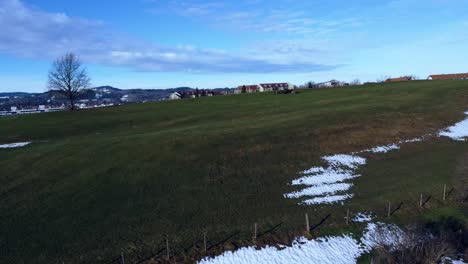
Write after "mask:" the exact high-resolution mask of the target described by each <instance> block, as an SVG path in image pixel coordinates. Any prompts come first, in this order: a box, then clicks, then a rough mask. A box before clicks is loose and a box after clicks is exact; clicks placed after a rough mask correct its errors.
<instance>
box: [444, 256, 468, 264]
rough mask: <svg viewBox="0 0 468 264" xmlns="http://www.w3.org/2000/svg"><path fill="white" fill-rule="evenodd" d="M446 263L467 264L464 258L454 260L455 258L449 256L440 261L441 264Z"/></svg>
mask: <svg viewBox="0 0 468 264" xmlns="http://www.w3.org/2000/svg"><path fill="white" fill-rule="evenodd" d="M445 263H449V264H467V263H466V262H465V261H464V260H463V259H459V260H454V259H452V258H449V257H444V258H442V261H441V262H440V264H445Z"/></svg>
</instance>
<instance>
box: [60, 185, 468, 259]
mask: <svg viewBox="0 0 468 264" xmlns="http://www.w3.org/2000/svg"><path fill="white" fill-rule="evenodd" d="M455 193H457V191H456V190H455V188H450V189H449V190H448V191H447V185H444V186H443V190H441V193H440V194H439V195H432V194H423V193H421V194H420V195H419V199H418V200H417V201H411V200H405V201H400V202H396V203H395V204H396V206H392V201H388V202H387V203H386V204H385V205H384V206H382V207H381V208H378V209H377V210H373V211H372V212H374V213H376V212H381V214H380V215H382V216H383V217H385V218H390V217H392V216H394V215H396V214H397V213H398V212H399V211H400V210H402V209H405V208H406V209H408V210H410V211H414V212H416V213H421V212H424V210H427V208H426V207H427V206H428V205H429V204H434V205H435V206H437V205H442V206H445V205H446V204H447V201H451V202H456V203H466V202H468V192H466V191H465V192H459V194H460V196H459V198H458V199H457V198H454V194H455ZM336 211H337V210H334V213H333V214H331V213H330V214H327V215H325V216H322V217H321V218H319V219H320V221H317V222H314V223H312V225H311V223H310V221H309V214H308V213H305V219H304V223H305V228H304V230H303V231H302V232H301V233H300V234H296V237H297V236H303V235H306V236H307V235H309V236H311V234H312V232H314V231H315V230H317V229H319V228H320V227H323V226H325V225H326V224H327V223H328V222H329V220H330V219H331V218H332V216H334V215H338V216H339V215H343V221H342V224H343V225H347V226H349V225H352V224H354V221H353V220H352V215H353V212H351V210H350V209H349V208H346V211H345V212H341V213H336ZM361 212H366V211H359V210H356V212H354V213H361ZM382 212H383V213H382ZM340 218H341V217H340ZM283 224H284V222H279V223H277V224H275V225H271V226H267V227H264V228H263V227H259V225H258V223H253V224H252V227H253V228H252V236H251V237H247V238H245V236H244V237H243V238H244V241H250V244H249V245H250V246H255V245H258V243H257V242H258V240H259V239H260V238H262V237H264V236H266V235H268V234H272V233H273V232H274V231H277V230H278V229H279V228H280V227H282V226H283ZM208 235H209V234H208V233H207V232H206V231H205V232H200V238H198V239H196V240H195V241H194V243H193V244H191V245H188V246H185V247H183V246H181V247H178V248H176V247H174V248H171V241H170V239H169V237H167V238H166V239H165V241H164V246H162V247H160V248H159V249H158V250H155V251H154V252H146V253H140V254H134V253H133V254H128V255H131V257H129V258H128V259H126V253H125V252H121V253H120V254H119V255H118V256H116V257H114V258H113V259H111V260H109V261H107V262H103V264H144V263H180V262H181V261H182V262H185V261H188V260H192V261H195V259H201V258H203V257H208V256H213V255H214V254H213V253H220V252H222V251H220V250H217V251H216V252H214V251H215V249H217V248H218V247H222V246H223V245H224V244H226V243H228V242H229V243H231V244H235V242H236V241H239V239H241V231H235V232H233V233H230V234H229V235H227V236H224V237H222V238H220V239H218V240H215V241H210V240H209V239H208ZM242 246H247V245H245V243H244V244H243V245H242ZM238 247H240V246H238ZM221 250H224V249H221ZM141 254H144V255H141ZM181 259H182V260H181ZM184 260H185V261H184ZM62 263H64V262H62Z"/></svg>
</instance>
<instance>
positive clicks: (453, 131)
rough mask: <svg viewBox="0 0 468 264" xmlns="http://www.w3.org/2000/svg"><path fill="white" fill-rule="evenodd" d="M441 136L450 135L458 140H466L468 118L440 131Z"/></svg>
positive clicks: (467, 135) (467, 113)
mask: <svg viewBox="0 0 468 264" xmlns="http://www.w3.org/2000/svg"><path fill="white" fill-rule="evenodd" d="M465 115H468V112H465ZM439 136H441V137H449V138H451V139H453V140H457V141H464V140H465V138H466V137H468V118H466V119H465V120H463V121H461V122H458V123H456V124H455V125H453V126H451V127H448V128H447V129H445V130H444V131H441V132H439Z"/></svg>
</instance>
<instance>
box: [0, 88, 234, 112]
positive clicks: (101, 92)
mask: <svg viewBox="0 0 468 264" xmlns="http://www.w3.org/2000/svg"><path fill="white" fill-rule="evenodd" d="M210 90H213V91H217V92H222V91H230V90H231V89H230V88H216V89H210ZM191 91H195V89H194V88H191V87H178V88H170V89H119V88H115V87H112V86H99V87H95V88H91V89H87V90H85V91H83V92H82V94H81V96H80V98H79V100H78V102H77V103H80V104H88V105H100V104H114V105H115V104H125V103H139V102H148V101H159V100H164V99H167V98H168V97H169V95H170V94H171V93H174V92H178V93H184V92H191ZM66 103H67V101H66V100H65V99H63V98H59V97H57V96H55V95H54V94H53V93H51V92H44V93H24V92H11V93H0V111H7V110H10V108H11V107H12V106H14V107H18V108H19V109H21V108H23V109H25V108H37V107H38V106H39V105H46V106H60V105H62V104H66Z"/></svg>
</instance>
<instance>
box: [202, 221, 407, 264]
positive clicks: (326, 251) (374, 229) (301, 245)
mask: <svg viewBox="0 0 468 264" xmlns="http://www.w3.org/2000/svg"><path fill="white" fill-rule="evenodd" d="M404 236H405V235H404V233H403V231H402V230H401V229H399V228H398V227H397V226H395V225H387V224H382V223H377V224H374V223H369V224H368V225H367V228H366V230H365V233H364V235H363V237H362V239H361V242H360V241H358V240H356V239H354V238H352V237H351V236H350V235H343V236H336V237H325V238H319V239H315V240H307V239H306V238H304V237H301V238H298V239H296V240H295V241H294V242H293V243H292V246H290V247H285V246H283V245H280V246H279V247H280V248H281V249H277V248H276V247H270V246H268V247H266V248H263V249H259V250H257V249H256V248H254V247H246V248H241V249H239V250H237V251H234V252H225V253H224V254H223V255H221V256H218V257H215V258H211V259H210V258H205V259H203V260H202V261H200V262H198V263H200V264H218V263H219V264H226V263H227V264H234V263H237V264H264V263H265V264H267V263H268V264H271V263H273V264H280V263H281V264H283V263H288V264H306V263H324V264H328V263H329V264H348V263H349V264H351V263H353V264H354V263H356V261H357V259H358V258H359V257H360V256H361V255H363V254H365V253H368V252H370V251H371V250H372V249H373V248H375V247H377V246H382V245H387V246H390V247H392V246H397V245H399V244H400V243H401V239H404Z"/></svg>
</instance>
